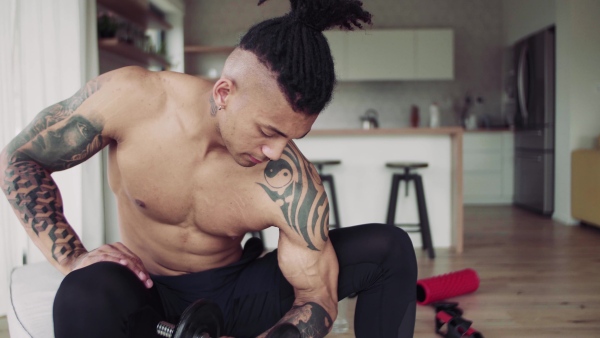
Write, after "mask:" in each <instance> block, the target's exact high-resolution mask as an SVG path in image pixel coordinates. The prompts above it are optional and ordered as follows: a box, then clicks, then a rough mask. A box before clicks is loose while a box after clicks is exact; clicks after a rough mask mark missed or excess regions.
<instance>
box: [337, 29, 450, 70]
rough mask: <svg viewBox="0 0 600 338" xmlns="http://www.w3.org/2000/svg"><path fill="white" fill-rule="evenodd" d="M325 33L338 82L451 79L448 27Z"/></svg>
mask: <svg viewBox="0 0 600 338" xmlns="http://www.w3.org/2000/svg"><path fill="white" fill-rule="evenodd" d="M325 36H326V37H327V40H328V41H329V46H330V49H331V53H332V55H333V58H334V61H335V67H336V73H337V76H338V80H340V81H404V80H451V79H453V78H454V33H453V31H452V30H451V29H394V30H366V31H363V30H356V31H350V32H345V31H328V32H325Z"/></svg>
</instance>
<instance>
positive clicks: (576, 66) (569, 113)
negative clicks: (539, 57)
mask: <svg viewBox="0 0 600 338" xmlns="http://www.w3.org/2000/svg"><path fill="white" fill-rule="evenodd" d="M556 5H557V8H556V9H557V44H556V49H557V58H556V61H557V79H556V80H557V88H556V89H557V90H556V91H557V100H556V107H557V109H556V114H557V126H556V134H557V139H556V145H557V147H556V186H555V190H556V198H555V213H554V218H556V219H558V220H559V221H562V222H564V223H569V224H570V223H574V220H573V219H572V218H571V152H572V151H573V150H574V149H577V148H591V147H592V146H593V139H594V138H595V137H597V136H598V135H600V35H598V32H600V20H598V17H600V1H597V0H578V1H569V0H557V2H556Z"/></svg>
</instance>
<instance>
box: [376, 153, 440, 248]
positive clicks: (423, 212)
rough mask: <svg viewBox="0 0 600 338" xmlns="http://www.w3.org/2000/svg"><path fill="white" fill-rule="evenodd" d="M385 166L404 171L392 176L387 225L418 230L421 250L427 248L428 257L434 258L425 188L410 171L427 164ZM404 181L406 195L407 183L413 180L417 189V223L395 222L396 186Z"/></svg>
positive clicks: (419, 179)
mask: <svg viewBox="0 0 600 338" xmlns="http://www.w3.org/2000/svg"><path fill="white" fill-rule="evenodd" d="M385 166H386V167H388V168H392V169H403V170H404V173H396V174H394V175H393V176H392V191H391V193H390V200H389V205H388V212H387V221H386V223H387V224H389V225H394V226H398V227H401V228H403V229H404V230H405V231H406V232H420V233H421V240H422V242H423V250H427V253H428V254H429V258H435V251H434V249H433V242H432V241H431V230H430V228H429V217H428V215H427V204H426V202H425V190H424V189H423V180H422V178H421V175H419V174H416V173H413V172H411V170H415V169H419V168H427V167H428V166H429V164H427V163H423V162H388V163H386V164H385ZM402 181H405V182H406V196H408V183H409V182H410V181H413V182H415V189H416V191H417V208H418V210H419V223H418V224H396V202H397V201H398V187H399V186H400V182H402Z"/></svg>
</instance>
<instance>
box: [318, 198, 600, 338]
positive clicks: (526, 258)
mask: <svg viewBox="0 0 600 338" xmlns="http://www.w3.org/2000/svg"><path fill="white" fill-rule="evenodd" d="M436 254H437V257H436V258H435V259H434V260H430V259H428V258H427V256H426V254H425V252H422V251H421V250H420V249H418V251H417V260H418V265H419V278H427V277H431V276H436V275H440V274H444V273H448V272H453V271H457V270H460V269H464V268H472V269H474V270H475V271H477V274H478V275H479V278H480V287H479V289H478V290H477V291H476V292H474V293H472V294H469V295H464V296H460V297H455V298H452V299H449V301H455V302H458V303H459V307H460V308H462V309H463V311H464V314H463V317H464V318H466V319H469V320H471V321H473V328H475V329H477V330H478V331H479V332H481V333H482V334H483V335H484V336H485V337H486V338H496V337H497V338H506V337H545V338H554V337H582V338H585V337H600V230H598V229H596V228H589V227H581V226H564V225H562V224H559V223H556V222H554V221H552V220H551V219H549V218H546V217H542V216H538V215H535V214H532V213H529V212H527V211H524V210H521V209H518V208H513V207H508V206H507V207H466V208H465V251H464V253H463V254H461V255H457V254H455V253H453V252H451V251H449V250H442V249H438V250H436ZM348 308H349V309H348V316H349V318H352V316H353V315H354V301H353V300H351V301H350V303H349V306H348ZM434 318H435V311H434V309H433V308H432V307H430V306H418V308H417V321H416V324H415V337H418V338H428V337H432V338H433V337H439V336H438V335H436V334H435V329H434ZM329 337H354V334H353V332H352V331H349V332H348V333H346V334H331V335H329Z"/></svg>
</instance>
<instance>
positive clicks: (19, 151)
mask: <svg viewBox="0 0 600 338" xmlns="http://www.w3.org/2000/svg"><path fill="white" fill-rule="evenodd" d="M106 80H107V77H102V76H101V77H98V78H96V79H94V80H91V81H90V82H88V83H87V84H86V85H85V86H84V87H83V88H81V89H80V90H79V91H77V93H75V95H73V96H72V97H70V98H68V99H66V100H63V101H61V102H59V103H56V104H54V105H52V106H50V107H48V108H46V109H44V110H42V111H41V112H40V113H39V114H37V116H36V117H35V118H34V119H33V121H31V123H29V125H27V127H25V129H23V130H22V131H21V132H20V133H19V135H17V137H15V138H14V139H13V140H12V141H11V142H10V143H9V145H8V146H7V148H6V151H7V154H8V156H9V157H10V160H9V161H10V162H17V161H22V160H33V161H35V162H37V163H39V164H40V165H42V166H43V167H44V168H46V169H48V170H51V171H58V170H64V169H67V168H70V167H73V166H75V165H77V164H79V163H81V162H83V161H85V160H86V159H88V158H89V157H91V156H92V155H93V154H95V153H96V152H98V151H99V150H100V149H102V147H104V146H105V145H106V142H107V141H106V140H105V139H104V138H103V136H102V130H103V121H102V119H101V118H100V117H99V116H93V114H80V113H76V111H77V109H78V108H79V107H80V106H81V105H82V104H83V102H85V101H86V100H88V99H89V98H90V97H91V96H92V95H93V94H94V93H95V92H96V91H98V90H100V88H101V87H102V85H103V83H104V82H105V81H106Z"/></svg>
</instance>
